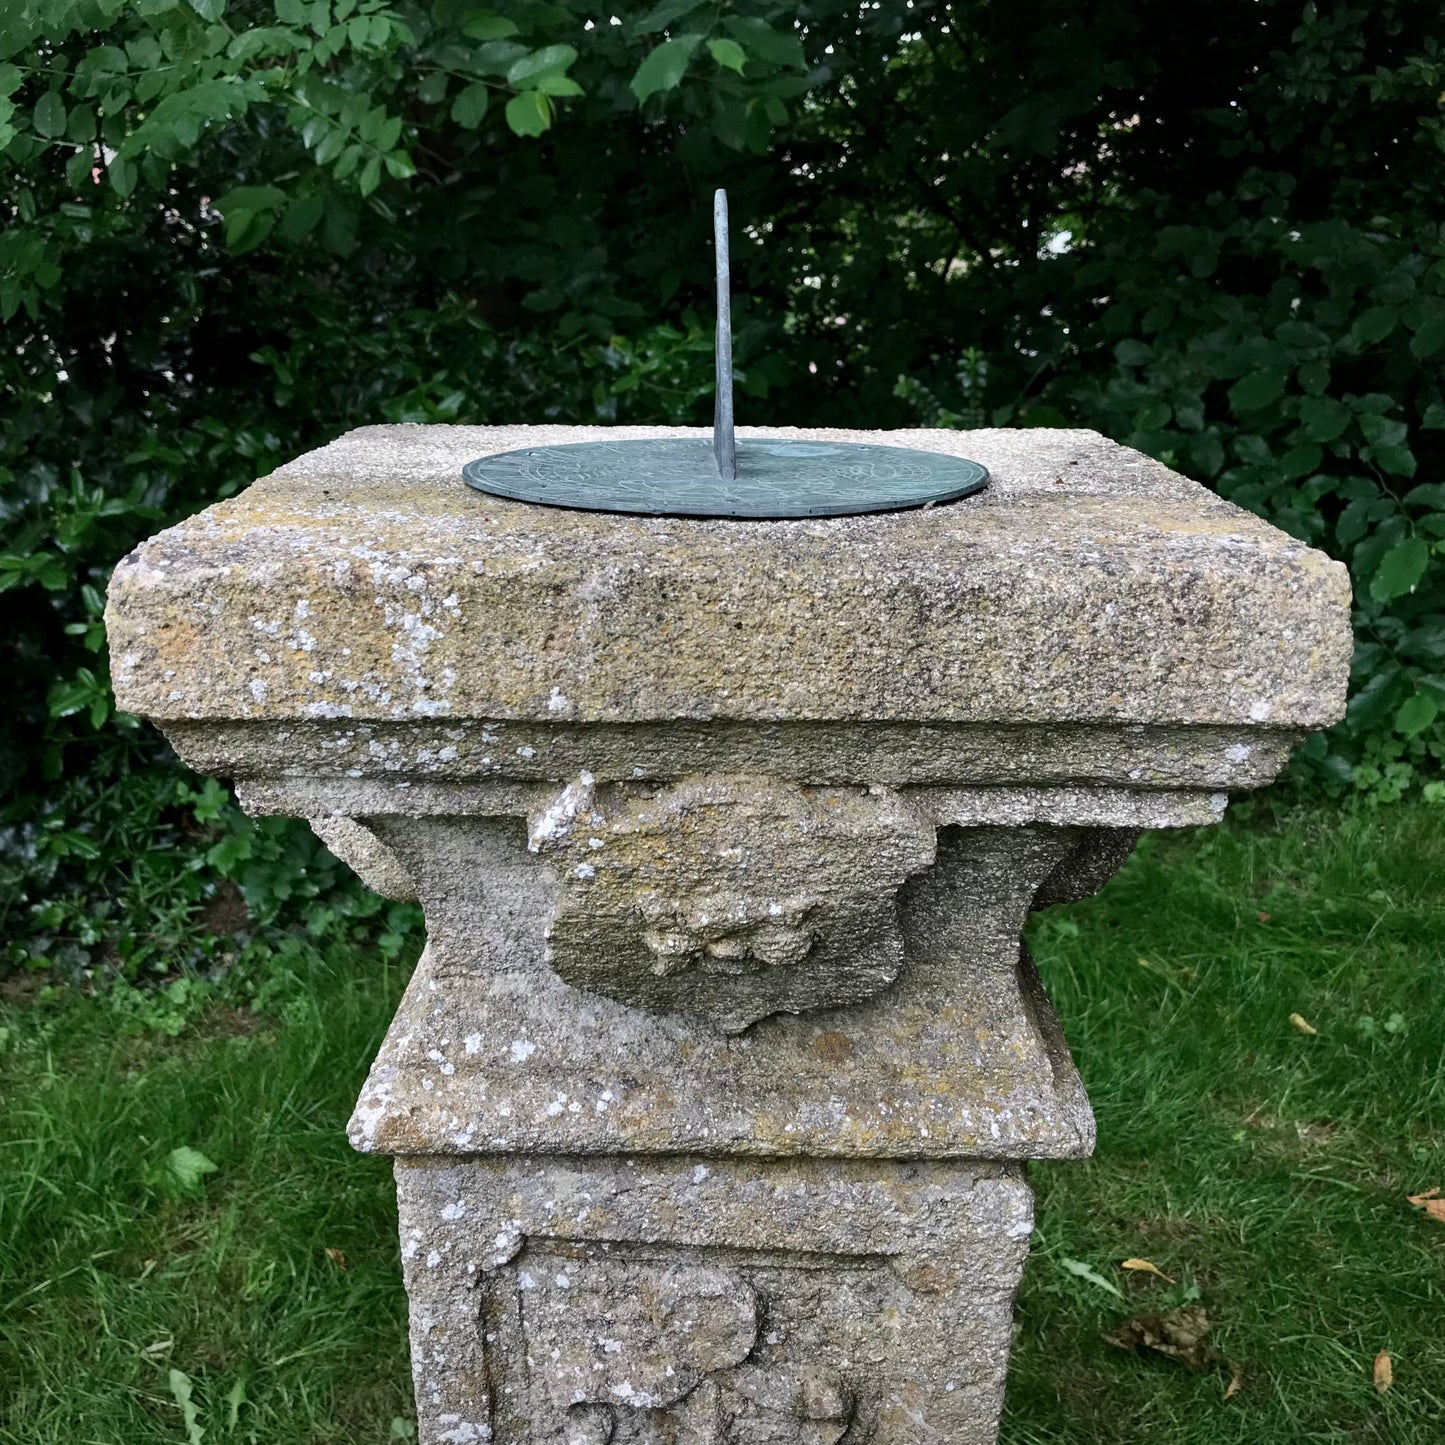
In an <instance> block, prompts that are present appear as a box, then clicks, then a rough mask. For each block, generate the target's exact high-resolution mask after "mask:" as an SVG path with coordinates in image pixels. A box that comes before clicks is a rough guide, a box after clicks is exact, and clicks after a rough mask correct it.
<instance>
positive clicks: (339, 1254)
mask: <svg viewBox="0 0 1445 1445" xmlns="http://www.w3.org/2000/svg"><path fill="white" fill-rule="evenodd" d="M326 1257H327V1259H329V1260H330V1261H331V1262H332V1264H334V1265H335V1266H336V1267H337V1269H346V1268H347V1264H346V1255H345V1253H344V1252H343V1251H342V1250H339V1249H332V1248H330V1247H328V1248H327V1251H326Z"/></svg>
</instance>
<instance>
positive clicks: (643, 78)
mask: <svg viewBox="0 0 1445 1445" xmlns="http://www.w3.org/2000/svg"><path fill="white" fill-rule="evenodd" d="M701 44H702V36H701V35H679V36H678V37H677V39H676V40H664V41H663V42H662V44H661V45H659V46H658V47H657V49H656V50H654V51H653V52H652V53H651V54H650V55H649V56H648V57H647V58H646V59H645V60H644V61H643V62H642V64H641V65H639V66H638V67H637V74H636V75H634V76H633V77H632V80H631V87H632V93H633V95H635V96H636V97H637V100H638V104H639V105H640V104H641V103H642V102H643V101H645V100H646V99H647V98H648V96H650V95H656V94H657V93H658V92H659V91H663V90H676V89H677V87H678V86H679V85H681V84H682V77H683V76H684V75H685V74H686V73H687V67H688V62H689V61H690V60H691V59H692V57H693V52H694V51H696V49H697V47H698V46H699V45H701Z"/></svg>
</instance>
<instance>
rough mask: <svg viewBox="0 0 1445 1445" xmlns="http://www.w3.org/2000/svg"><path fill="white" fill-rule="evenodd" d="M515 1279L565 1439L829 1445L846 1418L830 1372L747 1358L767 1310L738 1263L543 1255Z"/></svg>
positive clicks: (533, 1365) (531, 1345) (841, 1388)
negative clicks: (726, 1266) (654, 1262)
mask: <svg viewBox="0 0 1445 1445" xmlns="http://www.w3.org/2000/svg"><path fill="white" fill-rule="evenodd" d="M542 1264H545V1268H540V1267H539V1266H540V1265H542ZM519 1284H520V1286H521V1291H522V1295H523V1299H524V1303H523V1307H522V1308H523V1317H524V1319H525V1322H526V1338H527V1358H528V1361H529V1370H530V1373H531V1375H532V1380H533V1389H534V1392H535V1391H537V1390H538V1386H540V1393H541V1394H542V1395H543V1396H544V1397H545V1400H546V1402H547V1403H546V1407H544V1408H546V1409H547V1410H549V1412H550V1415H551V1418H552V1419H553V1420H554V1421H555V1422H557V1428H556V1431H555V1435H554V1436H553V1438H555V1439H556V1440H557V1441H558V1442H564V1445H835V1442H837V1441H838V1440H839V1439H840V1438H841V1437H842V1436H843V1434H844V1432H845V1431H846V1430H847V1429H848V1425H849V1422H850V1421H851V1419H852V1418H853V1400H852V1395H851V1392H850V1391H849V1389H848V1388H847V1386H846V1384H845V1383H844V1381H843V1380H842V1378H841V1377H840V1376H839V1375H838V1374H837V1372H836V1371H833V1370H829V1369H827V1368H825V1367H823V1366H821V1365H801V1366H800V1365H786V1364H777V1363H772V1364H762V1363H759V1362H758V1361H756V1360H755V1359H753V1358H751V1357H752V1356H753V1354H754V1350H755V1348H756V1347H757V1344H758V1337H759V1332H760V1326H761V1317H762V1305H761V1302H760V1300H759V1298H758V1296H757V1293H756V1291H755V1290H754V1288H753V1286H752V1285H751V1284H750V1283H749V1282H748V1281H747V1280H746V1279H744V1278H743V1277H742V1276H741V1275H740V1274H738V1273H737V1272H736V1271H734V1270H730V1269H723V1268H718V1267H715V1266H711V1265H702V1264H699V1265H693V1264H671V1265H663V1266H658V1265H643V1264H638V1263H626V1264H624V1263H621V1262H620V1261H619V1262H610V1263H607V1264H602V1263H599V1262H595V1261H589V1260H572V1261H568V1260H565V1259H558V1258H557V1257H556V1256H551V1257H547V1256H544V1257H543V1259H542V1260H541V1261H539V1262H538V1265H534V1266H532V1267H523V1268H522V1270H521V1271H520V1273H519ZM537 1403H538V1402H536V1396H535V1394H534V1410H535V1409H536V1404H537Z"/></svg>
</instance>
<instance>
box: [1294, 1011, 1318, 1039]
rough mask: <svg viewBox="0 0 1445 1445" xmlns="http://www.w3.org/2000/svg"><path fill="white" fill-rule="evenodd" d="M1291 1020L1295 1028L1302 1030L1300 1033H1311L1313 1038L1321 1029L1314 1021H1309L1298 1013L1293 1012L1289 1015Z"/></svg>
mask: <svg viewBox="0 0 1445 1445" xmlns="http://www.w3.org/2000/svg"><path fill="white" fill-rule="evenodd" d="M1289 1021H1290V1023H1292V1024H1293V1025H1294V1026H1295V1028H1297V1029H1298V1030H1299V1031H1300V1033H1302V1034H1309V1035H1310V1037H1311V1038H1313V1037H1314V1035H1315V1034H1317V1033H1319V1030H1318V1029H1317V1028H1316V1027H1315V1026H1314V1025H1313V1024H1312V1023H1309V1022H1307V1021H1306V1020H1305V1019H1302V1018H1301V1017H1300V1016H1299V1015H1298V1014H1291V1015H1290V1016H1289Z"/></svg>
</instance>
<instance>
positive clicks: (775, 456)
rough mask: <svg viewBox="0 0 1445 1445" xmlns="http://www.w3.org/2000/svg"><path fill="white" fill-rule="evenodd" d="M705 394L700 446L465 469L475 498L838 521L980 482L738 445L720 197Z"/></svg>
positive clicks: (843, 454) (637, 444)
mask: <svg viewBox="0 0 1445 1445" xmlns="http://www.w3.org/2000/svg"><path fill="white" fill-rule="evenodd" d="M713 232H714V239H715V251H716V257H717V344H716V348H715V366H716V372H717V376H716V390H715V393H714V398H715V399H714V403H713V430H712V439H711V441H709V440H707V439H706V438H702V437H664V438H655V439H651V440H646V441H590V442H571V443H566V444H563V445H561V446H537V447H522V448H519V449H518V450H516V451H510V452H499V453H497V454H496V455H495V456H489V457H481V458H479V459H478V460H476V461H474V462H468V463H467V465H466V466H465V467H464V468H463V469H462V476H463V477H464V478H465V479H466V481H467V483H468V484H469V485H470V486H473V487H475V488H476V489H477V490H478V491H481V492H489V493H490V494H491V495H493V496H496V497H508V498H510V499H512V500H513V501H521V502H536V503H540V504H542V505H543V506H551V507H571V508H573V509H576V510H580V511H587V512H624V513H630V514H632V515H642V516H668V517H755V518H769V517H841V516H848V515H852V514H856V513H860V512H892V511H898V510H901V509H904V508H907V507H927V506H932V505H935V504H937V503H940V502H952V501H956V500H957V499H958V498H959V497H966V496H968V495H969V494H970V493H971V492H977V491H979V490H981V489H982V488H983V487H985V486H987V485H988V471H987V469H986V468H984V467H982V466H980V465H979V463H977V462H973V461H969V460H968V459H967V458H965V457H955V456H946V455H944V454H942V453H939V452H927V451H920V450H918V449H917V448H914V447H888V446H873V445H871V444H869V443H864V442H843V441H831V440H828V441H805V440H795V439H793V438H791V437H782V436H779V437H767V436H761V437H758V436H751V437H741V438H740V437H738V436H737V435H736V434H735V431H734V426H733V345H732V290H731V274H730V265H729V256H728V249H729V248H728V202H727V192H726V191H718V192H717V193H716V195H715V196H714V198H713Z"/></svg>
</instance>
